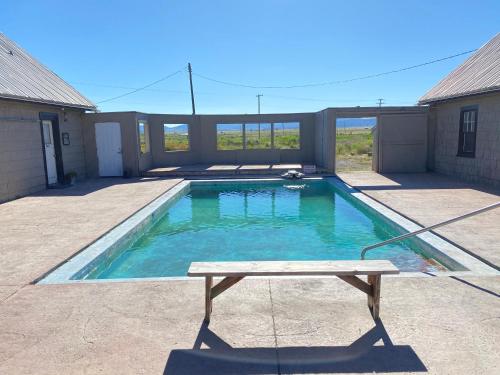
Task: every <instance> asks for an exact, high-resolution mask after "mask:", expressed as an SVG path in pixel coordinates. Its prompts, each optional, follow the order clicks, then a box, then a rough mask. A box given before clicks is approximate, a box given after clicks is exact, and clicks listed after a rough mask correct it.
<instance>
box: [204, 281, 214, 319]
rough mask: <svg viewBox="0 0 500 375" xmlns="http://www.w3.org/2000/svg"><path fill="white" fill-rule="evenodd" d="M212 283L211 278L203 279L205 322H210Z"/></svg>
mask: <svg viewBox="0 0 500 375" xmlns="http://www.w3.org/2000/svg"><path fill="white" fill-rule="evenodd" d="M212 282H213V277H212V276H207V277H205V322H207V323H209V322H210V314H211V313H212Z"/></svg>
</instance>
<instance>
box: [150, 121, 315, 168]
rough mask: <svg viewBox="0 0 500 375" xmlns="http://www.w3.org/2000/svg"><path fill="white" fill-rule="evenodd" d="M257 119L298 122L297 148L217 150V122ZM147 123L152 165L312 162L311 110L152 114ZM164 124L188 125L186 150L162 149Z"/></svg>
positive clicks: (312, 130)
mask: <svg viewBox="0 0 500 375" xmlns="http://www.w3.org/2000/svg"><path fill="white" fill-rule="evenodd" d="M258 122H260V123H272V122H299V123H300V149H299V150H283V149H281V150H280V149H260V150H224V151H221V150H217V131H216V126H217V124H223V123H228V124H235V123H236V124H240V123H258ZM148 123H149V124H150V129H151V150H152V164H153V166H155V167H164V166H177V165H189V164H212V163H221V164H222V163H227V164H239V163H259V164H260V163H312V162H314V126H315V115H314V113H286V114H265V115H196V116H192V115H160V114H152V115H148ZM168 123H185V124H188V125H189V135H190V150H189V151H177V152H165V151H164V148H163V147H164V146H163V124H168ZM144 164H146V162H145V163H144ZM141 166H142V165H141ZM141 170H144V169H141Z"/></svg>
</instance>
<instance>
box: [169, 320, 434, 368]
mask: <svg viewBox="0 0 500 375" xmlns="http://www.w3.org/2000/svg"><path fill="white" fill-rule="evenodd" d="M379 341H382V343H383V345H376V346H375V343H377V342H379ZM202 344H205V346H207V347H208V348H201V346H202ZM372 372H376V373H378V372H427V368H426V367H425V365H424V364H423V363H422V361H421V360H420V358H419V357H418V355H417V354H416V353H415V352H414V351H413V349H412V348H411V346H409V345H393V343H392V341H391V339H390V337H389V335H388V334H387V332H386V330H385V328H384V325H383V323H382V321H381V320H380V319H378V320H376V321H375V327H373V328H372V329H370V330H369V331H368V332H366V333H365V334H363V335H362V336H361V337H359V338H358V339H357V340H356V341H354V342H353V343H352V344H350V345H348V346H311V347H305V346H298V347H280V348H278V349H276V348H275V347H267V348H233V347H232V346H231V345H229V344H228V343H227V342H225V341H224V340H222V339H221V338H220V337H219V336H217V334H216V333H215V332H213V331H212V330H211V329H210V328H209V327H208V325H207V324H205V323H204V324H202V326H201V328H200V331H199V333H198V336H197V338H196V341H195V343H194V346H193V348H192V349H178V350H172V351H171V352H170V355H169V357H168V360H167V363H166V366H165V370H164V374H174V375H179V374H206V375H210V374H218V375H225V374H227V375H228V374H273V373H278V374H280V373H287V374H302V373H311V374H315V373H329V374H335V373H372Z"/></svg>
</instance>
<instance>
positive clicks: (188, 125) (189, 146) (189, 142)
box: [163, 122, 191, 152]
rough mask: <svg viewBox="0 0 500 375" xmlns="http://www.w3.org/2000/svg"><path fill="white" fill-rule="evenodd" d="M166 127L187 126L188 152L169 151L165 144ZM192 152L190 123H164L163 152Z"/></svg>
mask: <svg viewBox="0 0 500 375" xmlns="http://www.w3.org/2000/svg"><path fill="white" fill-rule="evenodd" d="M165 125H186V126H187V140H188V148H187V150H167V147H166V144H165ZM189 151H191V124H188V123H175V124H174V123H167V122H165V123H163V152H189Z"/></svg>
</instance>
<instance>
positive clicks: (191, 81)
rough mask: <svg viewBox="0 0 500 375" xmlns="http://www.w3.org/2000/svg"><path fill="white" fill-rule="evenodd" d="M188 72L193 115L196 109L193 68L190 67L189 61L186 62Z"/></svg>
mask: <svg viewBox="0 0 500 375" xmlns="http://www.w3.org/2000/svg"><path fill="white" fill-rule="evenodd" d="M188 72H189V86H190V87H191V107H193V115H195V114H196V109H195V107H194V92H193V74H192V73H193V70H192V69H191V63H188Z"/></svg>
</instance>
